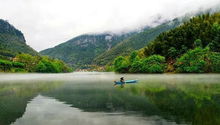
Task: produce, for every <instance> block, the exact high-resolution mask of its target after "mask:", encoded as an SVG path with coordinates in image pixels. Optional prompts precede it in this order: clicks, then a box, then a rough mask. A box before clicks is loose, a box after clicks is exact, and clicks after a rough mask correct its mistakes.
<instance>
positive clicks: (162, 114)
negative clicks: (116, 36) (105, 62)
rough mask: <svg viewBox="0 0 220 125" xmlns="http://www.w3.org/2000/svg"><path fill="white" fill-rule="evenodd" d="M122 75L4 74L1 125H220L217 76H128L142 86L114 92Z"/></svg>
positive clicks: (0, 85) (0, 86)
mask: <svg viewBox="0 0 220 125" xmlns="http://www.w3.org/2000/svg"><path fill="white" fill-rule="evenodd" d="M120 76H121V75H117V74H113V73H69V74H18V75H16V74H1V75H0V78H2V79H1V81H0V125H9V124H19V125H25V124H27V125H29V124H33V125H34V124H38V125H39V124H48V125H50V124H63V125H66V124H67V125H69V124H83V125H87V124H97V125H99V124H104V125H105V124H106V125H108V124H116V125H117V124H118V125H123V124H128V125H129V124H140V125H142V124H149V125H163V124H165V125H166V124H169V125H170V124H171V125H172V124H192V125H219V124H220V75H218V74H202V75H195V74H191V75H143V74H142V75H132V74H128V75H125V74H124V77H125V78H126V79H138V80H139V81H140V82H139V83H138V84H133V85H126V86H125V88H120V87H118V88H117V87H116V88H114V87H113V82H112V81H113V80H117V79H118V78H120ZM7 78H8V79H7ZM9 78H10V79H9ZM17 78H19V79H18V80H16V79H17Z"/></svg>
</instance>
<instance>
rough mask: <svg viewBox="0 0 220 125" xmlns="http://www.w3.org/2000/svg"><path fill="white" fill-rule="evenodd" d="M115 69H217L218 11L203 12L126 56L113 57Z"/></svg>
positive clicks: (219, 51)
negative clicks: (203, 13) (211, 12)
mask: <svg viewBox="0 0 220 125" xmlns="http://www.w3.org/2000/svg"><path fill="white" fill-rule="evenodd" d="M113 67H114V70H115V71H117V72H132V73H163V72H182V73H204V72H220V68H219V67H220V13H214V14H212V15H210V14H205V15H200V16H196V17H193V18H191V19H190V20H189V21H188V22H185V23H184V24H182V25H180V26H179V27H177V28H175V29H172V30H170V31H167V32H163V33H161V34H160V35H159V36H158V37H157V38H156V39H155V40H154V41H152V42H150V43H149V44H148V45H147V46H146V47H145V48H143V49H141V50H139V51H138V52H132V53H131V54H130V56H128V57H122V56H120V57H117V58H116V59H115V61H114V63H113Z"/></svg>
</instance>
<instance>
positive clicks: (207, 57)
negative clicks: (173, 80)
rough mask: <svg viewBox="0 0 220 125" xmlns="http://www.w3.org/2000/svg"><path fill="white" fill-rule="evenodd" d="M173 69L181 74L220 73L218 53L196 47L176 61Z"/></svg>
mask: <svg viewBox="0 0 220 125" xmlns="http://www.w3.org/2000/svg"><path fill="white" fill-rule="evenodd" d="M175 67H176V71H177V72H181V73H204V72H220V68H219V67H220V53H217V52H211V51H210V50H209V48H205V49H202V48H200V47H198V48H195V49H193V50H189V51H188V52H187V53H185V54H184V55H182V56H181V57H180V58H179V59H177V62H176V63H175Z"/></svg>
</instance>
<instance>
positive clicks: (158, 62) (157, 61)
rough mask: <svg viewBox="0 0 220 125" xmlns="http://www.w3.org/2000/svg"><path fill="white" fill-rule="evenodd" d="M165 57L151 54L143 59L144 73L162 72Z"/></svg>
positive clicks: (164, 66)
mask: <svg viewBox="0 0 220 125" xmlns="http://www.w3.org/2000/svg"><path fill="white" fill-rule="evenodd" d="M165 63H166V61H165V57H163V56H160V55H152V56H150V57H148V58H146V59H144V60H143V67H142V70H143V72H146V73H163V72H164V71H165V68H166V65H165Z"/></svg>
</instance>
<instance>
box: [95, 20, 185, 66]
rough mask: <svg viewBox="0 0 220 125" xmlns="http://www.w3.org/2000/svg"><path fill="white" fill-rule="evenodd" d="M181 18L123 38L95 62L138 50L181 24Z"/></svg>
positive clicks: (100, 62) (102, 62)
mask: <svg viewBox="0 0 220 125" xmlns="http://www.w3.org/2000/svg"><path fill="white" fill-rule="evenodd" d="M181 22H182V21H181V20H179V19H174V20H172V21H168V22H166V23H163V24H161V25H158V26H156V27H153V28H148V29H145V30H144V31H143V32H140V33H138V34H135V35H133V36H131V37H130V38H128V39H125V40H123V41H122V42H120V43H119V44H117V45H116V46H115V47H113V48H112V49H110V50H109V51H106V52H104V53H103V54H101V55H99V56H98V57H96V58H95V59H94V62H93V63H94V64H97V65H106V64H107V63H110V62H112V61H113V60H114V58H115V57H117V56H119V55H122V56H126V55H128V54H130V53H131V52H132V51H134V50H138V49H140V48H142V47H144V46H146V45H147V44H148V42H150V41H152V40H154V39H155V38H156V37H157V36H158V35H159V34H160V33H162V32H164V31H168V30H170V29H173V28H175V27H177V26H179V25H180V24H181Z"/></svg>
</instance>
